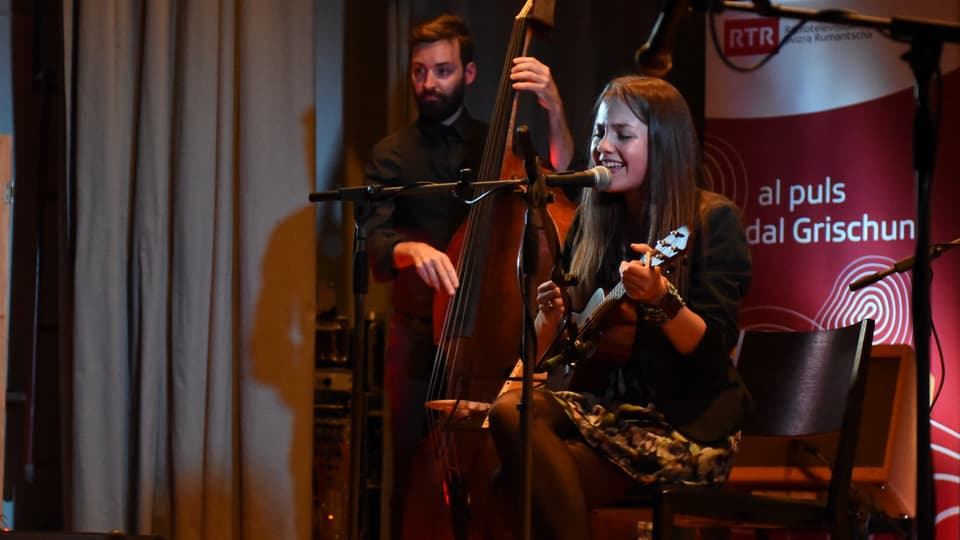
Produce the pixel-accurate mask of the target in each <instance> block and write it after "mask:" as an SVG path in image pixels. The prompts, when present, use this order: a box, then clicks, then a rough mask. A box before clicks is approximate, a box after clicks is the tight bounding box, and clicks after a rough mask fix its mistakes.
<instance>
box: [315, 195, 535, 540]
mask: <svg viewBox="0 0 960 540" xmlns="http://www.w3.org/2000/svg"><path fill="white" fill-rule="evenodd" d="M525 182H526V180H524V179H519V180H516V179H513V180H497V181H491V182H472V183H470V182H466V181H460V182H429V181H422V182H414V183H413V184H411V185H408V186H401V187H382V186H373V185H366V186H359V187H353V188H340V189H337V190H334V191H320V192H313V193H311V194H310V195H309V197H308V199H309V201H310V202H326V201H343V202H351V203H353V204H354V213H353V214H354V221H355V222H356V225H355V233H354V244H353V248H354V252H353V296H354V302H353V309H354V323H353V325H354V328H353V339H352V342H351V347H352V355H353V386H352V389H351V390H352V399H351V418H350V500H349V505H348V519H349V523H350V526H349V538H350V540H359V539H360V538H365V537H366V535H365V534H364V533H365V531H364V530H363V527H362V526H361V516H363V513H361V501H365V497H364V495H365V488H366V482H365V480H366V467H365V463H364V460H365V457H366V456H365V454H364V453H363V452H362V449H363V448H365V447H366V416H367V389H366V382H367V362H368V359H367V358H366V353H367V351H366V347H365V346H364V341H365V334H366V328H365V324H364V304H365V300H366V294H367V291H368V288H369V283H368V276H369V272H368V268H367V252H366V239H367V232H366V223H367V218H368V217H369V216H370V213H371V211H372V208H373V206H374V205H375V204H376V203H377V202H382V201H386V200H390V199H392V198H393V197H400V196H413V195H427V194H434V193H437V192H446V193H450V194H451V196H456V195H457V194H458V193H464V192H465V191H464V190H465V189H469V188H490V191H488V192H487V193H484V194H483V195H481V196H480V197H477V198H475V199H474V200H473V201H467V204H473V203H474V202H477V201H478V200H480V199H481V198H482V197H484V196H486V195H489V194H491V193H492V192H493V191H495V190H497V189H504V188H508V187H513V186H518V185H520V184H523V183H525ZM534 343H535V342H534ZM535 347H536V346H535V345H534V348H535ZM526 365H527V364H526V363H524V370H526ZM531 365H532V364H531ZM363 510H364V512H365V511H366V509H365V508H364V509H363Z"/></svg>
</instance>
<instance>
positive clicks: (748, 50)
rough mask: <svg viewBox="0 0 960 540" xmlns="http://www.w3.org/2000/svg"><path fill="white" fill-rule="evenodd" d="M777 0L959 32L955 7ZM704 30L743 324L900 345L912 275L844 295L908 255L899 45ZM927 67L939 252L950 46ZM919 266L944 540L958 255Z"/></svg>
mask: <svg viewBox="0 0 960 540" xmlns="http://www.w3.org/2000/svg"><path fill="white" fill-rule="evenodd" d="M838 4H839V5H838ZM780 5H781V6H783V7H790V8H802V9H846V10H851V11H853V12H856V13H858V14H861V15H865V16H872V17H894V16H903V17H911V18H921V19H929V20H935V21H943V22H952V23H953V24H958V23H960V2H956V1H949V2H947V1H934V0H917V1H915V2H895V1H893V0H871V1H867V0H860V1H849V0H839V1H837V2H824V1H816V2H814V1H807V2H801V1H785V2H782V3H781V4H780ZM708 17H709V15H708ZM711 28H712V31H711ZM707 32H708V36H707V49H708V50H707V72H706V116H707V122H706V136H705V160H706V166H707V172H708V177H709V180H710V181H711V182H712V185H713V187H714V189H716V190H718V191H721V192H723V193H725V194H726V195H727V196H728V197H730V198H732V199H733V200H734V201H736V202H737V204H738V205H739V206H740V207H741V208H742V209H743V213H744V225H745V227H746V231H747V238H748V241H749V242H750V244H751V250H752V255H753V261H754V274H753V275H754V281H753V284H752V287H751V291H750V293H749V295H748V296H747V299H746V302H745V304H744V309H743V312H742V315H741V323H742V326H743V327H744V328H769V329H792V330H811V329H821V328H836V327H839V326H844V325H847V324H851V323H853V322H855V321H857V320H859V319H862V318H865V317H869V318H872V319H875V320H876V323H877V325H876V333H875V343H877V344H881V343H882V344H908V345H911V346H912V344H913V336H912V332H913V329H912V314H911V300H910V298H911V280H912V276H911V274H910V272H903V273H893V274H891V275H890V276H887V277H886V278H884V279H882V280H880V281H878V282H876V283H874V284H872V285H869V286H867V287H865V288H862V289H859V290H857V291H851V290H850V288H849V285H850V284H851V283H853V282H855V281H856V280H858V279H860V278H863V277H866V276H869V275H871V274H873V273H876V272H880V271H883V270H886V269H888V268H890V267H891V266H892V265H893V264H894V263H896V262H897V261H899V260H901V259H904V258H906V257H909V256H911V255H913V254H914V251H915V249H916V248H917V220H918V215H917V203H916V189H915V188H916V183H915V179H914V171H913V164H914V162H913V155H914V153H913V125H914V113H915V99H914V78H913V74H912V71H911V69H910V66H909V64H908V63H907V62H906V61H904V60H903V59H902V56H903V55H904V53H905V52H907V50H908V49H909V46H908V45H907V44H904V43H901V42H898V41H895V40H893V39H891V38H889V37H888V36H886V35H885V34H884V33H883V32H881V31H880V30H878V29H869V28H858V27H853V26H843V25H835V24H825V23H819V22H813V21H810V22H807V23H805V24H802V23H801V22H800V21H798V20H791V19H787V18H764V17H758V16H755V15H753V14H750V13H742V12H741V13H734V12H730V11H726V12H724V13H722V14H718V15H716V16H715V18H714V20H713V21H712V23H711V21H710V20H709V19H708V22H707ZM711 33H714V35H710V34H711ZM714 37H715V40H716V45H717V46H718V47H719V50H717V47H715V46H714ZM778 48H779V53H778V54H777V55H776V56H774V57H773V58H771V59H770V60H769V61H768V62H767V63H765V64H764V65H763V66H762V67H760V68H759V69H757V70H755V71H750V72H746V73H744V72H741V71H739V70H736V69H733V68H732V67H730V65H728V64H734V65H735V66H740V67H748V66H752V65H755V64H757V63H758V62H759V61H761V60H762V59H763V58H764V57H766V56H767V55H769V54H770V53H772V52H774V51H775V50H777V49H778ZM721 55H722V56H721ZM940 68H941V72H942V77H941V78H940V80H935V81H934V88H935V94H937V95H938V96H940V97H941V98H942V99H940V101H939V102H938V106H939V109H940V116H939V132H938V143H937V146H936V148H937V161H936V167H935V175H934V180H933V196H932V198H931V201H930V203H931V213H930V216H929V218H930V220H931V221H930V223H931V227H932V229H931V231H932V232H931V241H932V242H949V241H951V240H954V239H956V238H958V237H960V209H958V208H957V203H958V202H960V46H958V45H956V44H946V45H945V46H944V48H943V54H942V58H941V60H940ZM931 266H932V270H933V277H932V282H931V288H932V314H933V323H934V327H935V336H937V337H938V338H939V339H938V340H931V351H932V352H931V358H930V362H931V373H930V374H929V378H930V384H931V396H932V397H936V401H935V403H934V404H933V409H932V412H931V432H932V443H933V445H932V450H933V454H934V457H933V460H934V463H933V465H934V469H935V472H936V474H935V477H934V482H935V489H936V527H937V538H938V539H940V540H954V539H956V538H960V525H958V508H960V506H958V505H960V501H958V499H960V481H958V479H960V474H958V473H960V466H958V460H960V433H958V432H960V382H958V380H960V358H958V353H960V277H958V276H960V249H957V250H954V251H948V252H945V253H944V254H943V256H941V257H939V258H936V259H934V260H933V261H932V262H931ZM771 361H773V359H771Z"/></svg>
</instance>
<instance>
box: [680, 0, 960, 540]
mask: <svg viewBox="0 0 960 540" xmlns="http://www.w3.org/2000/svg"><path fill="white" fill-rule="evenodd" d="M692 4H693V5H694V7H696V8H698V9H702V10H703V9H706V10H710V11H720V10H723V9H724V8H726V9H732V10H735V11H749V12H753V13H757V14H760V15H763V16H765V17H787V18H792V19H799V20H804V21H819V22H827V23H833V24H843V25H847V26H855V27H865V28H874V29H877V30H879V31H881V32H885V33H887V34H889V35H890V36H892V37H893V39H896V40H898V41H904V42H908V43H909V44H910V49H909V50H908V51H907V52H906V54H904V55H903V56H902V57H901V58H903V59H904V60H906V61H907V62H908V63H909V64H910V69H911V70H912V71H913V75H914V79H915V83H916V87H915V90H916V92H915V97H916V108H915V116H914V125H913V165H914V182H915V184H916V194H917V195H916V196H917V200H916V205H917V244H916V251H915V255H914V270H913V276H914V279H913V298H912V309H913V343H914V347H915V352H916V363H917V486H916V489H917V508H916V524H917V527H916V532H917V535H918V537H919V538H924V539H927V538H930V539H932V538H934V534H935V532H936V527H935V524H934V515H935V494H934V487H933V465H932V456H931V449H930V407H929V403H930V389H929V387H928V386H927V380H926V379H927V374H929V373H930V332H931V326H930V324H931V323H930V283H929V280H928V279H927V277H928V276H929V275H930V248H929V245H930V191H931V184H932V183H933V169H934V165H935V162H936V150H937V149H936V142H937V127H938V124H937V120H938V118H939V109H938V106H939V105H940V104H939V103H938V102H937V101H936V99H935V96H934V95H933V93H932V90H933V88H932V85H931V81H932V79H933V76H934V74H935V73H937V71H938V68H939V65H940V53H941V51H942V49H943V44H944V43H960V25H956V24H951V23H943V22H938V21H929V20H921V19H916V18H906V17H893V18H889V19H887V18H880V17H867V16H863V15H858V14H856V13H852V12H849V11H844V10H810V9H799V8H784V7H780V6H777V5H772V4H770V2H769V1H755V2H749V3H748V2H733V1H729V0H696V1H694V2H692ZM917 276H919V279H918V278H917Z"/></svg>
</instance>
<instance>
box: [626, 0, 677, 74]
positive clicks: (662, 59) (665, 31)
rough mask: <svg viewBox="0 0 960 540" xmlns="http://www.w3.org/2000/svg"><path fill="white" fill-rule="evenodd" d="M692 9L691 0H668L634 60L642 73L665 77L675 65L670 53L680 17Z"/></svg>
mask: <svg viewBox="0 0 960 540" xmlns="http://www.w3.org/2000/svg"><path fill="white" fill-rule="evenodd" d="M688 11H690V0H667V1H666V3H665V4H664V6H663V11H661V12H660V15H659V16H658V17H657V21H656V22H655V23H653V30H651V31H650V37H649V38H648V39H647V42H646V43H644V45H643V47H640V48H639V49H637V52H636V53H635V54H634V55H633V61H634V62H635V63H636V64H637V68H638V69H639V71H640V73H641V74H642V75H650V76H652V77H663V76H665V75H666V74H667V73H669V72H670V68H672V67H673V59H672V58H671V56H670V54H671V51H672V50H673V42H674V41H676V36H677V27H678V26H680V19H682V18H683V17H684V16H686V14H687V12H688Z"/></svg>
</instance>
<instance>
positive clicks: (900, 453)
mask: <svg viewBox="0 0 960 540" xmlns="http://www.w3.org/2000/svg"><path fill="white" fill-rule="evenodd" d="M916 380H917V379H916V365H915V363H914V355H913V349H911V348H910V347H909V346H907V345H874V346H873V348H872V349H871V352H870V366H869V369H868V371H867V388H866V395H865V396H864V404H863V417H862V419H861V421H860V436H859V439H858V442H857V455H856V461H855V463H854V469H853V483H854V485H855V486H856V487H857V489H858V491H859V492H860V494H861V496H862V498H863V499H864V502H865V503H866V504H867V505H868V506H869V507H871V508H872V509H875V510H881V511H883V512H885V513H886V514H888V515H890V516H894V517H903V516H909V517H913V516H914V515H915V508H916V483H917V470H916V463H917V452H916V450H917V444H916V441H917V418H916V410H917V409H916V407H917V387H916V384H917V382H916ZM836 441H837V439H836V437H835V436H834V437H818V438H816V439H814V440H812V441H808V442H812V443H813V444H814V445H815V446H816V447H817V448H818V449H819V450H820V452H821V453H822V454H823V456H824V457H825V458H826V459H832V458H833V451H832V450H833V448H834V447H835V446H836ZM829 474H830V473H829V469H828V468H827V467H826V466H822V465H818V464H816V463H815V460H813V458H811V457H810V456H809V455H806V456H802V457H801V456H798V451H797V449H796V445H795V444H793V443H792V442H791V441H790V440H784V439H772V438H766V437H764V438H760V437H744V438H743V440H742V441H741V446H740V451H739V452H738V453H737V457H736V461H735V462H734V465H733V470H732V471H731V473H730V479H729V480H728V484H729V485H731V486H732V487H738V488H743V489H764V490H776V491H782V492H794V491H802V492H810V491H817V490H819V489H825V487H826V485H827V482H828V481H829Z"/></svg>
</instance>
